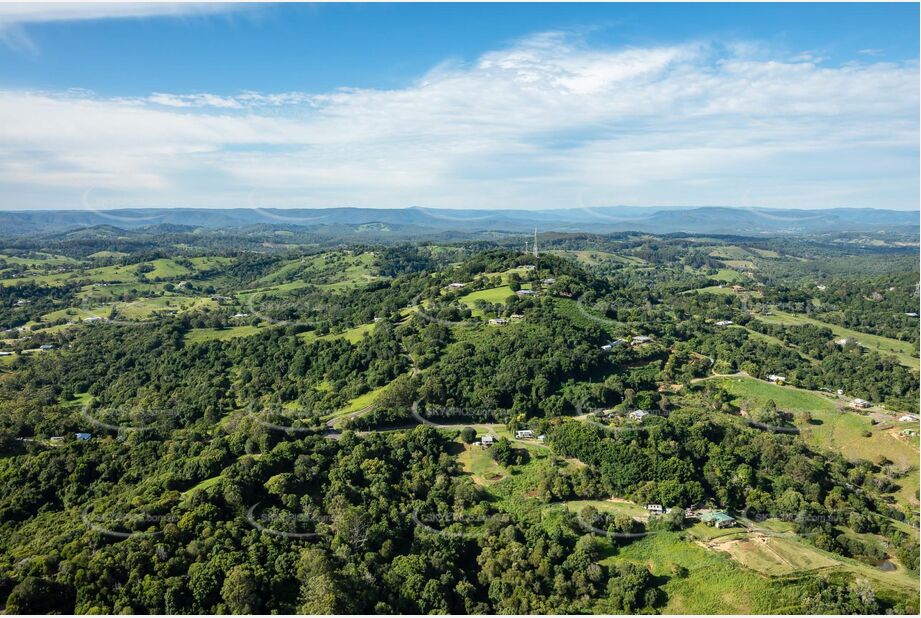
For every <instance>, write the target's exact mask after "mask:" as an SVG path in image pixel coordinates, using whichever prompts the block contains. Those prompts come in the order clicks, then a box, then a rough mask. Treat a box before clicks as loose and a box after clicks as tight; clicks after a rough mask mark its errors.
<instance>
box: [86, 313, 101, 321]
mask: <svg viewBox="0 0 921 618" xmlns="http://www.w3.org/2000/svg"><path fill="white" fill-rule="evenodd" d="M83 321H84V322H101V321H102V317H100V316H98V315H91V316H90V317H88V318H83Z"/></svg>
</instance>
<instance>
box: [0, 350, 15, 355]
mask: <svg viewBox="0 0 921 618" xmlns="http://www.w3.org/2000/svg"><path fill="white" fill-rule="evenodd" d="M12 355H13V353H12V352H7V351H6V350H3V351H0V356H12Z"/></svg>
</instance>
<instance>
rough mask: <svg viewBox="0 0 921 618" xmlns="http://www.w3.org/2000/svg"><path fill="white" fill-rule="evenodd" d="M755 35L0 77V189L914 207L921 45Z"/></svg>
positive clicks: (431, 202) (65, 201) (417, 201)
mask: <svg viewBox="0 0 921 618" xmlns="http://www.w3.org/2000/svg"><path fill="white" fill-rule="evenodd" d="M750 47H751V46H744V45H740V44H733V45H731V46H729V45H727V46H715V45H706V44H702V43H689V44H686V45H673V46H663V47H647V48H638V47H634V48H622V49H592V48H587V47H585V46H584V45H582V44H581V43H580V41H579V40H576V39H572V38H570V37H566V36H563V35H560V34H553V33H551V34H545V35H540V36H537V37H533V38H531V39H528V40H525V41H522V42H520V43H519V44H517V45H515V46H513V47H510V48H508V49H503V50H497V51H493V52H490V53H487V54H484V55H483V56H482V57H481V58H479V59H478V60H477V61H475V62H473V63H471V64H470V65H457V64H445V65H440V66H438V67H434V68H433V69H432V70H431V71H430V72H429V73H427V74H426V75H424V76H422V77H420V79H418V80H417V81H416V82H415V83H414V84H413V85H411V86H409V87H407V88H403V89H395V90H370V89H341V90H336V91H332V92H326V93H299V92H289V93H257V92H242V93H239V94H237V95H217V94H210V93H153V94H151V95H150V96H149V97H146V98H142V99H138V98H130V99H129V98H123V99H105V98H100V97H96V96H93V95H92V93H85V92H68V93H43V92H22V91H7V92H0V188H3V187H6V188H8V189H10V191H9V192H8V195H16V196H17V197H16V200H17V201H16V203H8V202H5V201H0V207H3V208H19V207H72V206H73V205H74V202H75V200H77V199H78V198H79V196H80V195H83V193H84V192H85V191H87V190H88V189H90V188H95V189H96V190H97V192H102V191H105V192H108V193H107V194H108V195H110V197H111V200H112V201H113V203H124V204H148V205H155V204H178V203H181V204H185V205H199V206H247V205H250V202H251V201H252V199H253V198H252V195H253V194H254V192H255V194H257V195H258V196H259V198H258V199H259V202H260V205H263V206H337V205H355V206H358V205H361V206H409V205H425V206H445V207H490V206H494V207H500V206H502V207H554V206H555V207H574V206H580V205H585V203H586V202H590V203H591V204H590V205H600V204H617V203H630V204H640V205H641V204H649V205H662V204H676V205H677V204H703V203H706V204H730V205H731V204H743V205H765V206H782V207H796V206H803V207H805V206H835V205H844V206H876V207H902V208H909V207H911V208H916V207H917V194H918V147H919V143H918V111H919V100H918V89H917V82H918V65H917V63H880V62H877V63H849V64H847V65H843V66H828V65H826V64H825V63H824V61H822V60H821V59H817V58H815V57H813V56H808V57H807V56H803V57H801V58H800V59H798V60H791V59H789V58H788V59H773V60H771V59H754V58H753V57H752V55H751V54H750V53H747V52H746V51H745V50H746V49H749V48H750ZM763 55H764V54H763V50H762V51H761V52H759V56H758V57H759V58H761V56H763ZM880 162H885V165H880ZM883 179H885V180H883ZM14 189H15V190H14ZM52 189H53V192H54V194H55V195H58V196H60V202H59V203H47V202H48V194H49V190H52ZM30 190H31V193H32V194H34V195H35V197H34V199H33V200H29V198H28V196H29V195H30ZM24 196H25V197H24ZM119 200H121V202H119ZM23 201H25V202H27V203H23Z"/></svg>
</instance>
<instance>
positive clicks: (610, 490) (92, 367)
mask: <svg viewBox="0 0 921 618" xmlns="http://www.w3.org/2000/svg"><path fill="white" fill-rule="evenodd" d="M254 234H255V233H254ZM195 236H196V239H195V240H194V244H190V242H192V241H191V240H190V238H191V236H190V235H187V231H184V230H162V229H161V230H157V231H156V233H138V234H137V235H134V234H130V235H121V234H112V235H111V236H108V237H107V236H106V235H103V234H99V233H92V234H90V235H89V236H88V237H81V238H79V239H77V238H73V237H70V238H62V237H55V238H54V239H46V240H42V239H39V240H34V239H33V240H29V241H26V240H23V239H19V240H16V241H15V242H10V243H9V244H8V245H6V246H2V247H0V326H2V328H3V329H4V330H3V333H2V341H0V354H2V355H0V606H2V607H3V608H4V609H5V611H6V612H8V613H52V612H66V613H71V612H74V613H125V612H134V613H214V612H218V613H252V612H265V613H270V612H282V613H778V614H779V613H887V612H893V613H906V614H908V613H913V614H915V613H917V612H918V610H919V608H918V592H919V589H918V577H919V571H918V568H919V566H918V558H919V534H918V509H919V470H918V453H919V438H918V433H919V423H918V417H917V414H918V401H919V356H918V345H919V327H918V311H919V309H918V305H919V297H918V283H917V282H918V253H917V251H918V248H917V246H916V245H914V246H906V245H905V243H904V242H903V241H902V240H901V237H899V240H897V241H892V242H885V241H880V242H879V243H862V242H851V240H848V241H847V242H844V241H842V242H838V241H832V240H830V239H828V238H813V237H808V236H800V237H796V238H795V239H779V238H760V237H759V238H745V237H741V236H736V237H722V236H704V235H696V236H691V235H685V234H679V235H674V236H654V235H650V234H640V233H618V234H614V235H609V236H606V235H596V234H585V233H579V234H563V233H555V234H546V235H542V236H541V237H540V247H541V250H540V252H539V253H538V254H537V255H536V256H535V255H534V254H533V253H532V252H528V253H525V252H523V251H521V249H520V245H521V242H520V241H521V239H520V238H517V237H516V238H504V237H503V238H498V239H490V240H483V239H480V240H475V241H456V242H454V241H437V242H436V241H425V242H422V241H419V242H415V243H412V244H402V243H399V242H390V243H386V244H380V243H374V242H362V243H361V244H356V243H354V242H351V241H350V238H348V237H335V238H331V237H324V238H323V239H322V240H317V241H316V242H314V240H315V239H312V238H310V237H309V236H299V237H297V238H296V239H295V241H294V242H290V243H287V244H283V245H272V246H267V245H268V244H269V243H267V242H265V239H264V238H261V237H260V236H259V235H258V234H255V235H254V236H249V237H248V238H249V240H247V241H245V242H243V243H242V244H240V245H238V246H237V247H236V248H234V249H231V248H230V246H229V245H231V244H232V242H228V241H227V239H226V238H225V237H223V236H222V234H221V233H218V232H215V233H214V234H213V235H212V234H210V233H201V232H199V233H196V235H195ZM244 236H245V235H244ZM256 238H258V239H259V240H258V241H256V240H255V239H256Z"/></svg>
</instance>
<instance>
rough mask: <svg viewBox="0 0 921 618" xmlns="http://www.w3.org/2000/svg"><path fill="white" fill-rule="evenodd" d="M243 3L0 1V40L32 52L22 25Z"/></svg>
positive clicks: (177, 13) (222, 8)
mask: <svg viewBox="0 0 921 618" xmlns="http://www.w3.org/2000/svg"><path fill="white" fill-rule="evenodd" d="M244 6H245V5H241V4H234V3H219V2H215V3H204V2H202V3H198V2H4V3H0V43H3V44H4V45H7V46H8V47H10V48H12V49H13V50H15V51H18V52H21V53H26V54H30V55H35V54H37V53H38V51H39V50H38V48H37V46H36V45H35V43H34V42H33V41H32V39H31V38H30V37H29V35H28V32H27V30H26V28H25V26H28V25H30V24H41V23H49V22H61V21H89V20H99V19H128V18H135V19H138V18H145V17H174V18H175V17H190V16H196V15H211V14H215V13H224V12H228V11H236V10H240V8H241V7H244Z"/></svg>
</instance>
